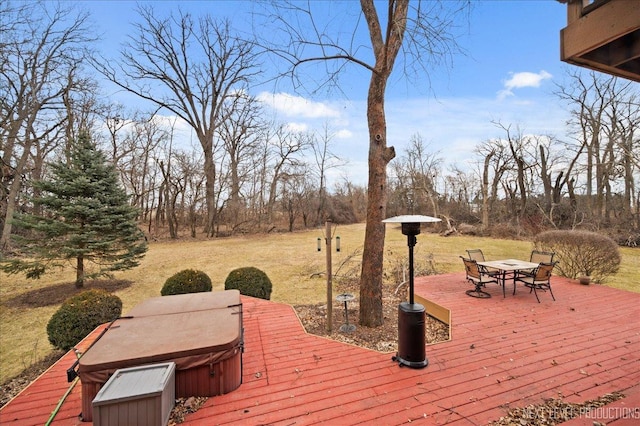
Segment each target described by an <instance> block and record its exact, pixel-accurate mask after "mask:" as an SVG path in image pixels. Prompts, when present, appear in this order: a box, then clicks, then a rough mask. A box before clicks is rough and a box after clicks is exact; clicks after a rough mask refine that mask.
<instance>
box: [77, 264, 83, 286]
mask: <svg viewBox="0 0 640 426" xmlns="http://www.w3.org/2000/svg"><path fill="white" fill-rule="evenodd" d="M82 287H84V257H83V256H78V257H77V258H76V288H82Z"/></svg>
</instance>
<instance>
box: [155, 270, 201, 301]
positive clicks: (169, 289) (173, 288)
mask: <svg viewBox="0 0 640 426" xmlns="http://www.w3.org/2000/svg"><path fill="white" fill-rule="evenodd" d="M211 289H212V286H211V278H209V276H208V275H207V274H205V273H204V272H202V271H196V270H194V269H185V270H184V271H180V272H178V273H176V274H174V275H173V276H171V277H169V278H168V279H167V281H165V283H164V286H162V290H160V294H161V295H163V296H171V295H173V294H186V293H202V292H205V291H211Z"/></svg>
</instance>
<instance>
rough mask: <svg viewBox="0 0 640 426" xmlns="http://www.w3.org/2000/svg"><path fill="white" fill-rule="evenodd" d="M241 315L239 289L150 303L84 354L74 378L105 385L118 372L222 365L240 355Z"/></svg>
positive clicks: (110, 331)
mask: <svg viewBox="0 0 640 426" xmlns="http://www.w3.org/2000/svg"><path fill="white" fill-rule="evenodd" d="M241 313H242V305H241V303H240V293H239V292H238V291H237V290H227V291H222V292H212V293H192V294H185V295H176V296H163V297H156V298H152V299H148V300H146V301H144V302H142V303H141V304H139V305H137V306H136V307H134V308H133V309H132V310H131V311H130V312H129V315H128V316H127V317H123V318H120V319H118V320H116V321H115V322H114V323H113V324H112V325H111V327H109V328H108V329H107V331H106V332H105V333H104V335H103V336H102V337H101V338H100V339H99V340H98V341H96V342H95V344H94V345H93V346H91V347H90V348H89V350H87V352H86V353H85V354H84V355H83V356H82V357H81V358H80V360H79V365H78V375H79V376H80V380H82V381H83V382H87V383H88V382H97V383H100V382H102V383H104V382H106V380H107V379H108V378H109V376H110V375H111V374H113V372H115V370H117V369H119V368H127V367H132V366H138V365H144V364H152V363H158V362H169V361H172V362H174V363H175V364H176V370H187V369H190V368H194V367H200V366H203V365H212V364H215V363H217V362H220V361H223V360H225V359H227V358H230V357H232V356H234V355H236V354H237V353H238V351H240V350H241V345H242V315H241Z"/></svg>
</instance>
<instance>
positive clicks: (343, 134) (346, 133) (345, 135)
mask: <svg viewBox="0 0 640 426" xmlns="http://www.w3.org/2000/svg"><path fill="white" fill-rule="evenodd" d="M352 136H353V132H352V131H350V130H348V129H341V130H338V132H337V133H336V137H337V138H338V139H349V138H351V137H352Z"/></svg>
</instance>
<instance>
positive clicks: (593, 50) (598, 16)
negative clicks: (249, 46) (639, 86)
mask: <svg viewBox="0 0 640 426" xmlns="http://www.w3.org/2000/svg"><path fill="white" fill-rule="evenodd" d="M558 1H560V2H561V3H567V26H566V28H563V29H562V30H561V31H560V59H561V60H562V61H564V62H568V63H570V64H574V65H579V66H582V67H586V68H590V69H593V70H597V71H601V72H604V73H607V74H612V75H616V76H619V77H624V78H628V79H630V80H634V81H638V82H640V0H558Z"/></svg>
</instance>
